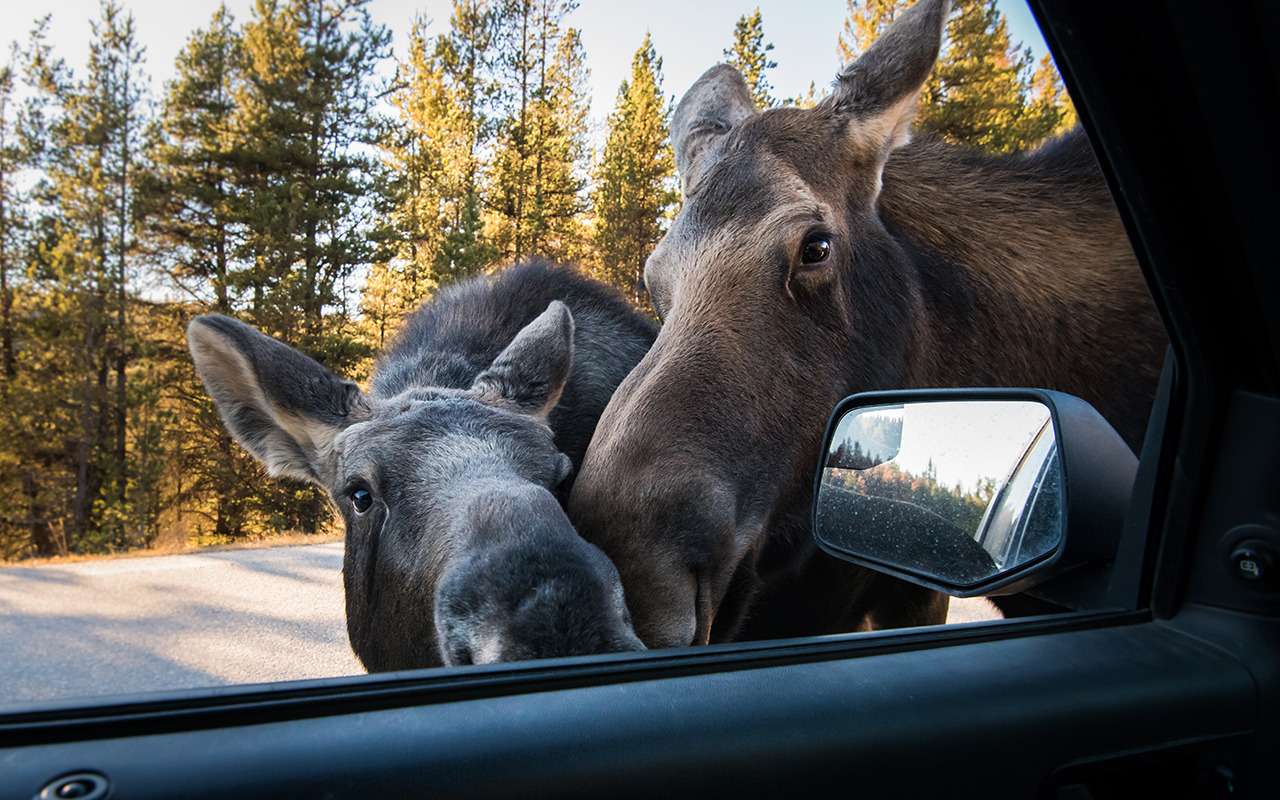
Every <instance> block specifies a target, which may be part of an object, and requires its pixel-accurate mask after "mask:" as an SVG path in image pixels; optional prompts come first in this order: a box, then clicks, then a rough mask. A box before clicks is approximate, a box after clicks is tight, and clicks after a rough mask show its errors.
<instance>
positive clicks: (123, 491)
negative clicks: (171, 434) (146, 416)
mask: <svg viewBox="0 0 1280 800" xmlns="http://www.w3.org/2000/svg"><path fill="white" fill-rule="evenodd" d="M125 56H126V57H125V65H126V67H125V72H124V94H123V103H124V109H125V112H124V120H123V124H122V125H121V127H120V178H119V184H118V187H117V193H118V197H117V200H116V203H117V205H116V353H115V356H116V364H115V367H116V420H115V422H116V431H115V433H116V441H115V460H116V474H115V478H116V502H117V503H119V504H120V505H121V506H122V507H123V505H124V503H125V500H126V497H127V495H128V491H129V466H128V457H127V456H128V454H127V453H126V442H127V441H128V425H129V391H128V385H127V383H126V381H127V373H128V366H129V340H128V335H129V333H128V314H127V305H128V295H129V293H128V291H127V281H128V278H127V275H126V271H125V251H126V250H127V248H128V224H129V157H130V153H129V132H130V115H129V108H128V103H129V73H130V71H131V70H130V69H129V68H128V63H129V60H128V53H127V51H126V54H125Z"/></svg>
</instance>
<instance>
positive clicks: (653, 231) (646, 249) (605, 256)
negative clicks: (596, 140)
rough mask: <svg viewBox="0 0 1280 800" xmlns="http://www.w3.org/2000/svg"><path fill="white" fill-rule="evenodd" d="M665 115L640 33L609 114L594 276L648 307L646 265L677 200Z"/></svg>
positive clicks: (652, 56)
mask: <svg viewBox="0 0 1280 800" xmlns="http://www.w3.org/2000/svg"><path fill="white" fill-rule="evenodd" d="M670 111H671V110H670V105H669V104H668V103H667V102H666V101H665V99H664V96H663V92H662V59H661V58H659V57H658V54H657V52H656V51H655V50H654V47H653V42H652V40H651V39H650V37H649V35H648V34H645V37H644V41H643V42H642V43H641V45H640V48H639V49H638V50H636V53H635V55H634V56H633V57H632V59H631V76H630V78H629V79H627V80H624V81H623V82H622V85H621V86H620V87H619V89H618V99H617V102H616V105H615V107H614V110H613V113H611V114H610V115H609V121H608V134H607V137H606V139H605V145H604V151H603V153H602V154H601V157H600V162H599V164H598V165H597V167H596V173H595V190H594V192H593V194H592V206H593V212H594V216H595V229H594V245H595V252H596V258H597V259H598V267H597V273H598V277H600V278H601V279H602V280H604V281H606V282H608V283H611V284H613V285H614V286H616V287H618V288H619V289H620V290H621V291H622V292H623V293H624V294H625V295H626V296H627V297H629V298H630V299H631V300H632V302H633V303H635V304H637V305H644V304H645V297H646V295H645V291H644V262H645V259H646V258H648V256H649V253H650V252H651V251H652V250H653V247H654V245H655V244H656V243H657V241H658V239H659V238H661V236H662V233H663V228H664V225H663V223H664V221H665V220H666V219H667V218H668V215H669V214H670V213H671V210H672V208H673V206H674V205H675V203H676V202H677V201H678V194H677V192H676V189H675V157H674V155H673V154H672V152H671V146H670V144H669V139H670V131H669V129H668V126H669V119H670Z"/></svg>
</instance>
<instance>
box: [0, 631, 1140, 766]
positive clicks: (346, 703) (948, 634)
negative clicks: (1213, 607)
mask: <svg viewBox="0 0 1280 800" xmlns="http://www.w3.org/2000/svg"><path fill="white" fill-rule="evenodd" d="M1149 620H1150V615H1149V614H1147V613H1146V612H1142V611H1138V612H1135V611H1115V610H1105V611H1098V612H1092V613H1077V614H1053V615H1047V616H1043V617H1027V618H1024V619H1019V620H1016V621H1014V620H994V621H989V622H975V623H969V624H965V625H950V626H933V627H929V628H908V629H898V630H891V631H877V632H871V633H854V634H840V635H835V636H819V637H807V638H803V639H781V640H776V641H764V642H745V643H739V644H721V645H709V646H703V647H685V648H673V649H668V650H655V651H649V652H642V653H626V654H616V655H606V656H585V657H578V658H563V659H546V660H544V661H536V662H524V663H513V664H498V665H491V666H483V667H465V668H459V667H452V668H438V669H428V670H414V671H411V672H400V673H381V674H375V675H365V676H351V677H343V678H322V679H318V680H310V681H290V682H283V683H272V684H256V685H255V684H248V685H239V686H232V687H226V688H219V689H203V690H190V691H183V692H172V693H165V694H159V693H157V694H156V695H133V696H128V697H118V696H112V697H110V698H109V699H108V700H107V701H106V702H104V703H101V704H98V705H90V706H85V705H83V704H77V703H75V702H74V701H69V702H66V703H63V704H60V705H58V706H53V707H44V708H39V709H34V710H26V711H22V710H19V711H15V712H10V713H5V714H0V748H3V747H12V746H16V745H25V744H34V743H40V742H63V741H76V740H87V739H98V738H111V737H119V736H140V735H147V734H152V733H158V732H166V731H180V730H188V729H203V728H217V727H226V726H233V725H243V724H249V723H259V722H275V721H281V720H290V719H303V718H309V717H320V716H333V715H341V714H350V713H357V712H362V711H369V710H377V709H385V708H396V707H403V706H419V705H422V706H426V705H433V704H436V703H449V702H455V701H458V700H467V699H473V698H479V697H495V696H502V695H516V694H528V693H534V692H544V691H554V690H561V689H569V688H576V687H586V686H597V685H603V684H612V683H627V682H632V681H647V680H655V679H660V678H671V677H680V676H687V675H705V674H710V673H716V672H728V671H736V670H743V669H759V668H762V667H771V666H779V665H787V664H803V663H816V662H821V661H831V660H836V659H848V658H861V657H866V656H873V655H880V654H884V653H897V652H907V651H916V650H927V649H931V648H936V647H946V646H953V645H966V644H973V643H976V642H985V641H992V640H1001V639H1013V638H1023V637H1027V636H1039V635H1044V634H1052V633H1063V632H1070V631H1077V630H1086V629H1093V628H1105V627H1113V626H1118V625H1119V626H1122V625H1134V624H1141V623H1144V622H1148V621H1149Z"/></svg>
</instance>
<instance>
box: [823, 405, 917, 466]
mask: <svg viewBox="0 0 1280 800" xmlns="http://www.w3.org/2000/svg"><path fill="white" fill-rule="evenodd" d="M840 428H841V430H840V431H839V432H838V433H837V434H836V439H837V440H838V441H839V444H838V445H836V447H835V449H833V450H832V451H831V452H830V454H829V455H828V456H827V466H828V467H830V468H839V469H870V468H871V467H874V466H876V465H877V464H880V463H883V462H885V461H888V460H889V459H891V458H893V457H894V456H896V455H897V454H898V447H899V445H900V443H901V442H902V416H901V414H900V413H894V414H878V413H865V412H863V413H859V412H855V413H853V414H851V415H849V416H848V417H846V419H845V421H842V422H841V425H840Z"/></svg>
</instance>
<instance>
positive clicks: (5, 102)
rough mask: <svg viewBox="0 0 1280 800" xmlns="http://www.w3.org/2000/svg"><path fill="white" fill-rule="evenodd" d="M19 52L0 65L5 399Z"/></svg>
mask: <svg viewBox="0 0 1280 800" xmlns="http://www.w3.org/2000/svg"><path fill="white" fill-rule="evenodd" d="M20 70H21V52H20V51H19V49H18V45H17V43H16V42H15V43H14V44H13V47H12V48H11V49H10V55H9V61H8V63H6V64H4V65H3V66H0V397H7V396H8V394H9V384H10V382H11V381H12V380H13V379H14V377H15V375H16V370H17V366H16V362H15V361H14V354H13V281H14V280H15V278H16V272H17V270H16V263H17V261H18V251H19V250H20V249H21V242H22V239H23V238H24V236H23V233H24V228H25V227H26V219H25V215H24V213H23V206H24V200H23V198H22V196H21V194H20V186H19V176H20V174H21V173H22V171H23V166H24V158H23V150H22V146H21V142H20V140H19V131H18V96H17V89H18V73H19V71H20Z"/></svg>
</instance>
